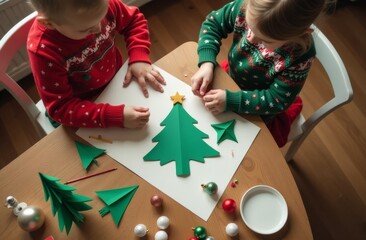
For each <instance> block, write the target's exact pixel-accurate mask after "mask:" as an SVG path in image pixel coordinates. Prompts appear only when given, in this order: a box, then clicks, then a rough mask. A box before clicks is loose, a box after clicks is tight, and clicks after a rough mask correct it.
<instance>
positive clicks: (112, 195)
mask: <svg viewBox="0 0 366 240" xmlns="http://www.w3.org/2000/svg"><path fill="white" fill-rule="evenodd" d="M138 187H139V186H138V185H136V186H131V187H126V188H117V189H111V190H104V191H97V192H96V193H97V195H98V196H99V197H100V198H101V199H102V200H103V202H104V203H105V204H106V205H107V207H104V208H103V209H108V210H109V212H110V213H111V215H112V218H113V221H114V223H115V224H116V225H117V226H118V225H119V223H120V221H121V219H122V216H123V214H124V213H125V211H126V208H127V206H128V204H129V203H130V201H131V199H132V197H133V195H134V194H135V192H136V191H137V188H138Z"/></svg>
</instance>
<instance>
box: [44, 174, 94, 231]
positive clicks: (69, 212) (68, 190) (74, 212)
mask: <svg viewBox="0 0 366 240" xmlns="http://www.w3.org/2000/svg"><path fill="white" fill-rule="evenodd" d="M39 176H40V177H41V181H42V185H43V191H44V198H45V200H46V201H48V199H51V206H52V214H53V216H55V215H56V213H57V215H58V225H59V228H60V231H61V232H62V231H63V229H64V228H65V229H66V234H67V235H68V234H69V232H70V229H71V226H72V223H73V222H74V223H75V224H76V225H79V224H80V223H83V222H84V215H83V214H81V213H79V211H86V210H89V209H92V207H91V206H89V205H87V204H86V203H85V202H88V201H91V200H92V199H91V198H89V197H85V196H82V195H78V194H74V193H72V191H74V190H76V188H74V187H71V186H68V185H64V184H61V183H58V181H59V180H60V179H59V178H55V177H52V176H48V175H46V174H43V173H39Z"/></svg>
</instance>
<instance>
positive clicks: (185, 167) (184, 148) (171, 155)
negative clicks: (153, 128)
mask: <svg viewBox="0 0 366 240" xmlns="http://www.w3.org/2000/svg"><path fill="white" fill-rule="evenodd" d="M171 98H172V100H173V101H174V103H173V108H172V110H171V111H170V113H169V114H168V116H167V117H166V118H165V119H164V120H163V122H161V124H160V125H161V126H165V128H164V129H163V130H162V131H161V132H160V133H159V134H158V135H156V136H155V137H154V138H153V139H152V141H153V142H158V144H157V145H156V146H155V147H154V148H153V149H152V150H151V151H150V152H149V153H148V154H146V155H145V156H144V158H143V159H144V160H145V161H159V160H160V165H164V164H167V163H169V162H171V161H175V164H176V174H177V175H178V176H186V175H190V173H191V172H190V166H189V161H191V160H194V161H196V162H202V163H203V162H205V160H204V158H206V157H216V156H219V155H220V153H219V152H218V151H216V150H215V149H213V148H212V147H210V146H209V145H208V144H207V143H206V142H205V141H203V138H208V135H207V134H206V133H204V132H202V131H201V130H199V129H198V128H196V127H195V126H194V125H193V124H196V123H197V121H196V120H195V119H194V118H192V117H191V116H190V115H189V114H188V113H187V112H186V111H185V109H184V108H183V106H182V103H183V99H184V96H182V95H179V94H178V93H177V94H176V95H175V96H172V97H171Z"/></svg>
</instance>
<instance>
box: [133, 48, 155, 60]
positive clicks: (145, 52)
mask: <svg viewBox="0 0 366 240" xmlns="http://www.w3.org/2000/svg"><path fill="white" fill-rule="evenodd" d="M149 54H150V51H149V49H147V48H132V49H130V50H129V52H128V57H129V62H128V64H131V63H134V62H146V63H150V64H151V60H150V57H149Z"/></svg>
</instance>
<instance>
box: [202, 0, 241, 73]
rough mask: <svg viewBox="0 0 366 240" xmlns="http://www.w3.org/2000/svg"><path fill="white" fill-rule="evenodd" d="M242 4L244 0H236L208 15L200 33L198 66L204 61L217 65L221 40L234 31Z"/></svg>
mask: <svg viewBox="0 0 366 240" xmlns="http://www.w3.org/2000/svg"><path fill="white" fill-rule="evenodd" d="M242 5H243V0H235V1H233V2H230V3H228V4H226V5H225V6H223V7H222V8H220V9H218V10H216V11H212V12H211V13H210V14H209V15H207V17H206V20H205V21H204V22H203V23H202V26H201V30H200V33H199V40H198V56H199V61H198V66H200V65H201V64H202V63H204V62H212V63H213V64H214V65H215V66H217V62H216V56H217V54H218V53H219V51H220V46H221V40H222V39H223V38H227V36H228V34H229V33H232V32H233V29H234V25H235V19H236V16H237V15H238V12H239V10H240V7H241V6H242Z"/></svg>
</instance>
